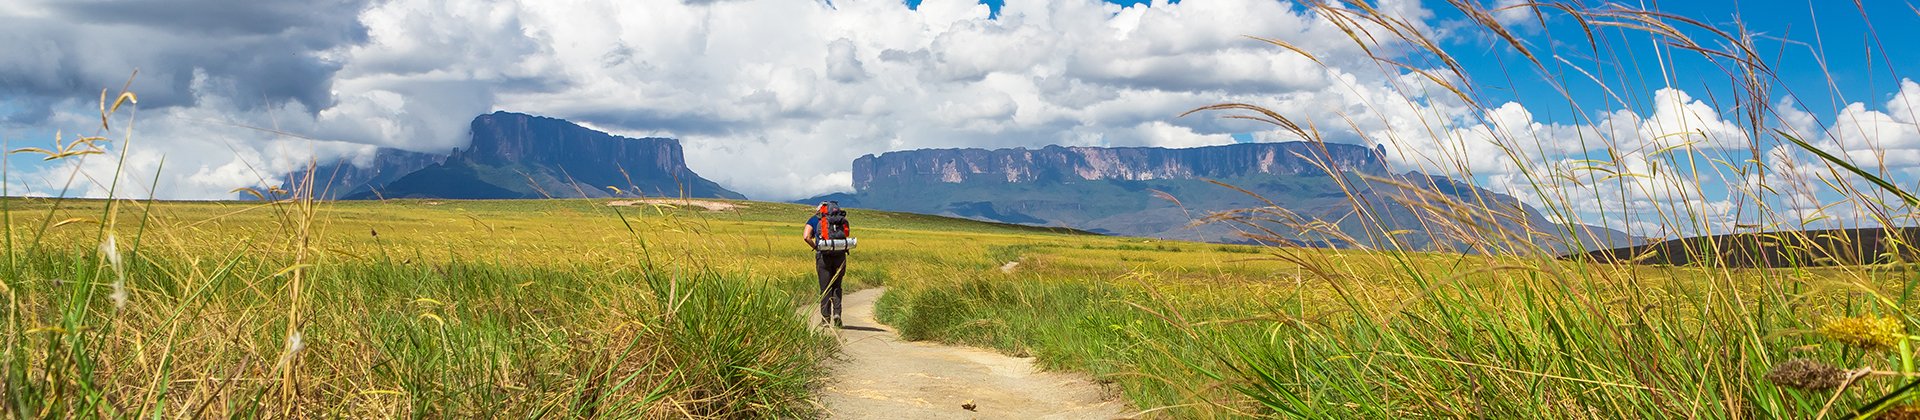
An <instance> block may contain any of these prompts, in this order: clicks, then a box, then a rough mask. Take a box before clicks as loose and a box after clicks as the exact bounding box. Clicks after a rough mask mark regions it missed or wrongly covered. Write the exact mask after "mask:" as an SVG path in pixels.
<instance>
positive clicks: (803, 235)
mask: <svg viewBox="0 0 1920 420" xmlns="http://www.w3.org/2000/svg"><path fill="white" fill-rule="evenodd" d="M800 241H802V242H806V243H807V247H808V248H812V247H813V224H811V223H809V224H807V227H806V228H805V229H801V231H800Z"/></svg>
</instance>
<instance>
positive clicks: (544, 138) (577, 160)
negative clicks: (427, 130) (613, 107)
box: [451, 111, 690, 177]
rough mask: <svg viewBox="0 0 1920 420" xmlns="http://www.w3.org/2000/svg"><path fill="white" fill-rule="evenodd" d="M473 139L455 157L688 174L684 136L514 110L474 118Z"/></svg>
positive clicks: (491, 162)
mask: <svg viewBox="0 0 1920 420" xmlns="http://www.w3.org/2000/svg"><path fill="white" fill-rule="evenodd" d="M472 130H473V143H472V144H470V145H468V146H467V148H466V149H455V150H454V151H453V157H452V158H451V159H453V160H467V161H472V162H474V163H479V164H483V165H508V164H521V165H544V166H555V167H564V168H568V169H569V170H585V171H594V170H616V172H617V170H618V169H625V170H626V171H627V173H628V174H630V175H633V176H635V177H651V176H668V177H671V176H674V175H686V174H688V173H690V171H688V170H687V164H686V158H685V156H684V154H683V152H681V150H680V141H678V140H674V139H667V138H658V137H647V138H638V139H635V138H626V137H620V136H615V135H612V134H607V133H602V132H599V131H594V130H593V129H589V128H586V127H581V126H579V125H576V124H574V123H572V122H568V121H566V120H562V119H557V118H548V117H540V116H533V115H527V114H519V113H512V112H505V111H501V112H495V113H492V114H487V115H481V116H479V117H477V118H474V119H473V125H472Z"/></svg>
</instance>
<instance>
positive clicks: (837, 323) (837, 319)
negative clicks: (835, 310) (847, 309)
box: [833, 316, 846, 328]
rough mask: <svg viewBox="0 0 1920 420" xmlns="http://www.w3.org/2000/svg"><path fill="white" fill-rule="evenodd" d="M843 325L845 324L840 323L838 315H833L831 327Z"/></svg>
mask: <svg viewBox="0 0 1920 420" xmlns="http://www.w3.org/2000/svg"><path fill="white" fill-rule="evenodd" d="M844 326H846V325H845V324H841V323H840V317H837V316H836V317H833V327H834V328H840V327H844Z"/></svg>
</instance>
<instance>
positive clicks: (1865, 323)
mask: <svg viewBox="0 0 1920 420" xmlns="http://www.w3.org/2000/svg"><path fill="white" fill-rule="evenodd" d="M1820 334H1821V335H1825V336H1827V338H1828V339H1832V340H1833V341H1838V342H1840V343H1842V344H1846V345H1849V346H1853V347H1855V348H1859V349H1863V350H1878V349H1884V348H1890V347H1894V346H1897V345H1900V340H1904V339H1906V335H1907V334H1906V327H1905V326H1902V325H1900V320H1898V319H1893V318H1887V317H1864V316H1863V317H1839V318H1832V319H1829V320H1827V324H1826V325H1822V326H1820Z"/></svg>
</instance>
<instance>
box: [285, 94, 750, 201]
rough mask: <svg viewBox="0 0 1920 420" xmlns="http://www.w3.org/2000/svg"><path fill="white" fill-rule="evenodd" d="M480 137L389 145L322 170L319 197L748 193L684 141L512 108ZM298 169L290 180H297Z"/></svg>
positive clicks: (477, 129)
mask: <svg viewBox="0 0 1920 420" xmlns="http://www.w3.org/2000/svg"><path fill="white" fill-rule="evenodd" d="M471 130H472V131H471V133H472V135H473V141H472V142H471V143H470V144H469V145H468V147H466V148H464V149H454V150H453V152H452V153H450V154H447V155H432V154H424V153H413V152H403V151H397V150H391V149H383V150H381V151H380V153H379V154H378V155H377V156H376V158H375V159H373V161H372V162H369V163H367V164H366V166H361V165H360V164H356V163H354V162H340V163H335V164H332V165H327V166H324V167H322V169H324V170H316V173H315V175H316V179H321V180H332V181H334V183H332V184H325V183H322V182H317V184H319V185H332V187H331V188H322V187H316V188H315V190H316V192H317V193H316V195H315V196H316V197H319V198H340V199H378V198H462V199H514V198H565V197H610V196H656V197H658V196H671V197H679V196H686V197H700V198H743V197H742V196H741V195H740V194H739V193H735V192H733V191H730V190H727V189H726V188H725V187H721V186H720V185H719V184H717V183H714V182H713V181H710V180H707V179H706V178H702V177H700V175H699V174H696V173H694V172H693V171H692V170H691V169H689V168H687V166H686V160H685V157H684V155H683V153H682V150H681V148H680V142H679V141H677V140H674V139H667V138H639V139H634V138H626V137H620V136H614V135H611V134H607V133H603V132H599V131H595V130H592V129H588V128H586V127H581V126H579V125H576V124H573V123H571V122H567V121H566V120H561V119H556V118H547V117H538V116H532V115H526V114H518V113H511V112H495V113H492V114H487V115H481V116H479V117H476V118H474V120H473V123H472V125H471ZM297 175H298V174H295V176H289V179H297Z"/></svg>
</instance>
